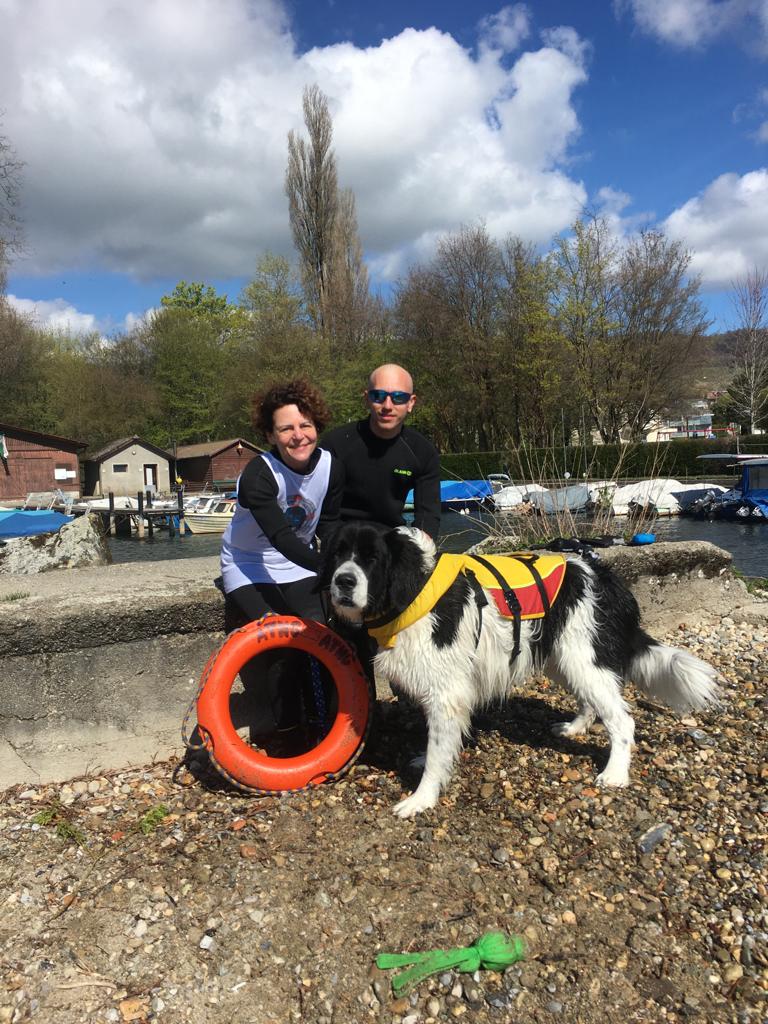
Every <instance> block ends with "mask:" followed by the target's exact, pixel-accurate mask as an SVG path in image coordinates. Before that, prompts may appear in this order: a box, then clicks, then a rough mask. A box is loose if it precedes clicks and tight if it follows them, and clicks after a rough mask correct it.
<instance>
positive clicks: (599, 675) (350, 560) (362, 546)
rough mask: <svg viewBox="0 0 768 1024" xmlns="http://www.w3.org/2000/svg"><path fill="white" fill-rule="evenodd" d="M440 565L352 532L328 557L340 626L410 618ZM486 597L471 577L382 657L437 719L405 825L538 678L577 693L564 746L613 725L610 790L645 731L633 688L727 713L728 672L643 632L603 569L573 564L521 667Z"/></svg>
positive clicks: (427, 555)
mask: <svg viewBox="0 0 768 1024" xmlns="http://www.w3.org/2000/svg"><path fill="white" fill-rule="evenodd" d="M435 560H436V552H435V545H434V544H433V542H432V541H431V540H430V538H429V537H428V536H427V535H426V534H425V533H422V532H421V531H420V530H416V529H410V528H408V527H400V528H398V529H396V530H392V531H389V532H386V533H382V532H381V531H379V530H376V529H375V528H373V527H372V526H367V525H364V524H357V523H348V524H346V525H344V526H342V527H341V529H340V530H339V531H338V532H337V534H336V536H335V537H334V538H333V540H332V541H331V543H330V545H329V547H328V548H327V550H326V552H325V553H324V563H325V565H324V570H323V573H322V583H323V585H324V586H326V587H328V588H329V589H330V595H331V602H332V604H333V607H334V609H335V610H336V613H337V615H339V616H340V617H342V618H344V619H345V620H346V621H348V622H350V623H359V624H361V625H362V624H363V622H364V620H371V619H375V618H376V617H380V616H384V615H386V614H387V613H388V612H389V611H391V610H393V609H394V610H401V609H402V608H405V607H406V606H407V605H408V604H409V603H410V602H411V601H412V600H413V599H414V597H415V596H416V594H417V593H419V592H420V591H421V589H422V587H423V586H424V584H425V582H426V580H427V579H428V577H429V576H430V574H431V572H432V569H433V568H434V565H435ZM477 590H478V588H477V585H476V583H475V581H474V580H473V579H472V577H471V576H467V575H460V576H459V577H458V578H457V579H456V581H455V582H454V583H453V584H452V585H451V587H450V588H449V590H448V591H447V592H446V593H445V594H444V596H443V597H441V598H440V600H439V601H438V602H437V604H436V605H435V606H434V608H433V610H432V611H431V612H430V613H429V614H427V615H425V616H423V617H422V618H420V619H419V620H418V621H417V622H414V623H413V624H412V625H410V626H408V627H407V628H406V629H404V630H403V631H402V632H401V633H399V634H398V636H397V640H396V642H395V644H394V646H393V647H391V648H386V649H385V648H381V647H380V648H379V651H378V653H377V655H376V659H375V666H376V670H377V672H380V673H381V674H382V675H383V676H384V677H385V678H386V679H388V680H390V681H391V682H392V683H394V684H396V686H398V687H399V688H400V689H402V690H404V691H405V692H406V693H407V694H409V695H410V696H411V697H412V698H413V699H414V700H415V701H417V702H418V703H419V704H420V705H421V706H422V708H423V709H424V713H425V715H426V719H427V727H428V733H429V736H428V743H427V754H426V764H425V768H424V773H423V775H422V778H421V782H420V783H419V786H418V788H417V789H416V791H415V792H414V793H413V794H412V795H411V796H409V797H407V798H406V799H405V800H401V801H400V803H398V804H397V805H396V806H395V809H394V810H395V813H396V814H398V815H400V817H402V818H408V817H411V816H413V815H415V814H418V813H419V812H420V811H424V810H426V809H428V808H430V807H434V805H435V803H436V802H437V799H438V797H439V795H440V792H441V790H442V789H444V788H445V787H446V786H447V784H448V782H449V779H450V776H451V771H452V769H453V766H454V764H455V762H456V759H457V757H458V755H459V752H460V750H461V746H462V737H463V736H464V735H465V734H466V733H467V732H468V731H469V727H470V718H471V715H472V712H473V711H474V710H475V709H476V708H478V707H480V706H482V705H484V704H487V703H489V702H491V701H493V700H498V699H501V698H504V697H507V696H509V695H510V693H511V692H512V691H513V689H514V687H515V686H516V685H519V684H521V683H522V682H523V681H524V680H525V679H526V678H527V677H528V676H529V675H531V673H532V672H534V671H536V670H541V671H542V672H544V673H545V674H546V675H547V676H548V677H549V678H550V679H552V680H554V681H555V682H558V683H560V684H561V685H564V686H566V687H567V688H568V689H569V690H570V691H571V693H573V695H574V696H575V697H576V699H577V701H578V704H579V712H578V714H577V716H576V718H574V719H573V721H571V722H561V723H559V724H558V725H556V726H554V727H553V730H554V732H555V733H556V734H557V735H559V736H576V735H578V734H580V733H585V732H586V731H587V730H588V729H589V727H590V725H592V723H593V722H594V721H595V719H597V718H599V719H601V720H602V722H603V724H604V726H605V728H606V730H607V732H608V737H609V740H610V755H609V757H608V763H607V765H606V766H605V768H604V769H603V771H602V772H601V773H600V775H598V777H597V782H598V783H599V784H600V785H602V786H626V785H627V784H628V782H629V763H630V757H631V749H632V745H633V739H634V730H635V726H634V722H633V721H632V718H631V717H630V715H629V711H628V709H627V705H626V703H625V702H624V700H623V698H622V694H621V689H622V683H623V681H624V680H625V679H628V678H629V679H632V681H633V682H634V683H635V684H636V685H637V686H639V687H640V688H641V689H642V690H644V691H645V692H646V693H647V694H648V695H649V696H651V697H653V698H654V699H656V700H659V701H663V702H664V703H666V704H668V705H670V706H671V707H674V708H675V709H677V710H681V711H682V710H688V709H699V708H703V707H706V706H707V705H714V704H716V703H717V702H718V691H717V685H716V680H717V677H718V675H717V672H716V671H715V670H714V669H713V668H711V667H710V666H709V665H706V664H705V663H704V662H703V661H700V660H699V659H698V658H695V657H694V656H693V655H691V654H688V653H687V652H685V651H678V650H675V649H674V648H672V647H666V646H664V645H662V644H659V643H658V642H657V641H656V640H654V639H652V638H651V637H650V636H648V634H647V633H645V632H643V630H642V629H641V628H640V612H639V609H638V606H637V602H636V601H635V598H634V597H633V595H632V594H631V593H630V592H629V590H628V589H627V588H626V587H625V586H624V584H623V583H622V582H621V581H620V580H619V579H618V578H617V577H616V576H615V575H614V574H613V573H612V572H611V571H610V570H609V569H608V568H606V567H605V566H603V565H601V564H599V563H593V562H591V561H587V560H585V559H583V558H581V557H579V556H572V557H569V558H568V561H567V565H566V569H565V574H564V578H563V582H562V585H561V589H560V594H559V596H558V599H557V601H556V602H555V604H554V605H553V606H552V608H551V610H550V612H549V614H548V615H547V616H546V617H545V618H543V619H536V620H528V621H524V622H523V623H522V629H521V635H520V651H519V654H518V656H517V657H515V658H512V657H511V656H512V653H513V649H514V640H513V624H512V622H511V621H510V620H509V619H507V618H503V617H502V616H501V614H500V613H499V612H498V610H497V609H496V607H495V605H494V604H493V603H492V602H491V603H484V602H483V601H481V600H477Z"/></svg>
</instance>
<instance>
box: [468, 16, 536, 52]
mask: <svg viewBox="0 0 768 1024" xmlns="http://www.w3.org/2000/svg"><path fill="white" fill-rule="evenodd" d="M530 20H531V15H530V11H529V10H528V8H527V7H526V5H525V4H514V5H511V6H509V7H502V8H501V10H500V11H498V12H497V13H496V14H489V15H487V16H486V17H485V18H483V19H482V21H481V22H480V24H479V25H478V31H479V36H480V39H479V42H480V47H481V49H487V50H498V51H500V52H501V53H514V52H515V50H516V49H517V48H518V47H519V46H520V44H521V43H522V42H523V40H524V39H527V38H528V36H529V35H530V32H531V27H530Z"/></svg>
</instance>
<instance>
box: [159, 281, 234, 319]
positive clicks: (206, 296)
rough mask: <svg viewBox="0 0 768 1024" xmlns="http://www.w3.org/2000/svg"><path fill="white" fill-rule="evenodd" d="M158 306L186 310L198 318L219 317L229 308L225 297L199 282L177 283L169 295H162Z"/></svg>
mask: <svg viewBox="0 0 768 1024" xmlns="http://www.w3.org/2000/svg"><path fill="white" fill-rule="evenodd" d="M160 305H161V306H163V307H164V308H167V309H186V310H188V311H189V312H190V313H194V314H195V315H200V316H220V315H222V314H224V313H226V312H227V311H228V310H229V309H230V308H231V307H230V304H229V302H227V296H226V295H219V294H218V293H217V292H216V289H215V288H213V287H212V286H211V285H209V284H204V283H202V282H201V281H192V282H190V283H189V284H188V283H187V282H186V281H179V283H178V284H177V285H176V287H175V288H174V289H173V291H172V292H171V294H170V295H163V297H162V298H161V299H160Z"/></svg>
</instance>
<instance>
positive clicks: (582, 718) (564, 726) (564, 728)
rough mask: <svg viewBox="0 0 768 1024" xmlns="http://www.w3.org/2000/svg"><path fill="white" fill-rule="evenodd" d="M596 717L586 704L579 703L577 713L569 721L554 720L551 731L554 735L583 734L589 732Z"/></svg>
mask: <svg viewBox="0 0 768 1024" xmlns="http://www.w3.org/2000/svg"><path fill="white" fill-rule="evenodd" d="M596 718H597V715H596V714H595V712H594V710H593V709H592V708H591V707H589V705H588V704H579V713H578V715H576V717H575V718H574V719H573V720H572V721H570V722H555V724H554V725H553V726H552V732H553V733H554V734H555V736H565V737H568V736H583V735H584V734H585V733H587V732H589V727H590V726H591V725H592V724H593V722H594V721H595V719H596Z"/></svg>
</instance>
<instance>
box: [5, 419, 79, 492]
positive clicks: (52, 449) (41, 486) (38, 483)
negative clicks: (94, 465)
mask: <svg viewBox="0 0 768 1024" xmlns="http://www.w3.org/2000/svg"><path fill="white" fill-rule="evenodd" d="M87 447H88V446H87V444H86V443H85V441H75V440H73V439H72V438H69V437H59V436H58V435H56V434H43V433H41V432H39V431H37V430H26V429H25V428H24V427H17V426H14V425H13V424H11V423H0V501H18V500H24V499H25V498H26V497H27V495H28V494H31V493H33V492H43V491H45V492H49V493H51V494H53V493H54V492H56V491H61V492H62V494H64V495H66V496H67V497H72V498H79V497H80V467H79V463H78V453H79V452H81V451H83V449H85V448H87Z"/></svg>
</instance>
